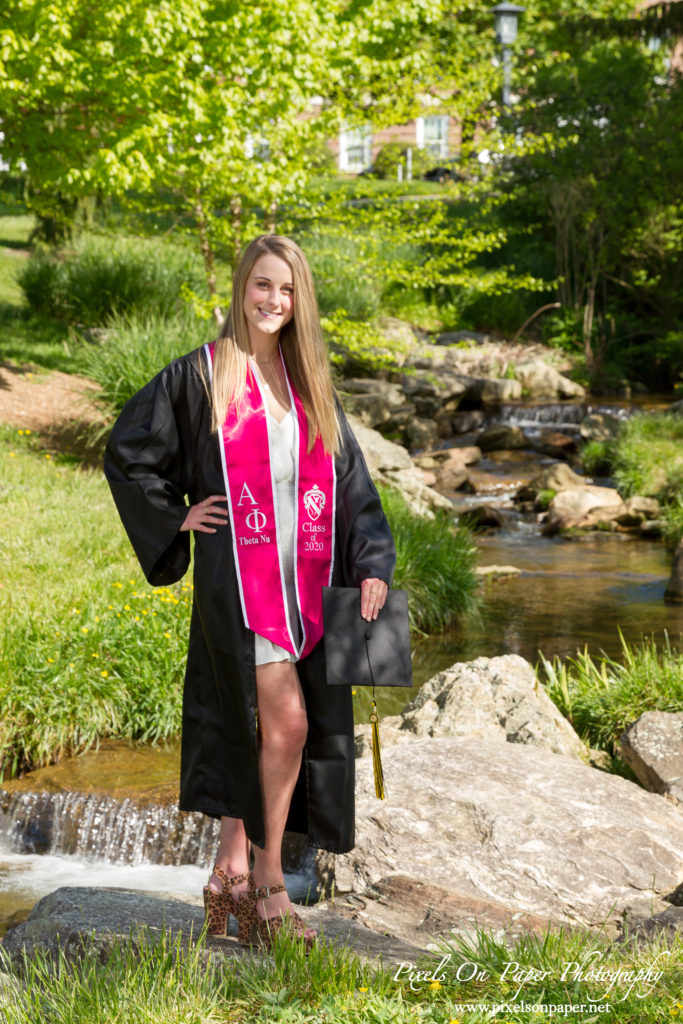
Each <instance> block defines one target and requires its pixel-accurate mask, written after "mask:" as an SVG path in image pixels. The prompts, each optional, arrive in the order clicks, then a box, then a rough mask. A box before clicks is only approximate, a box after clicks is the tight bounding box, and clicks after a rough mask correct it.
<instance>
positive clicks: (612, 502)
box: [543, 485, 626, 535]
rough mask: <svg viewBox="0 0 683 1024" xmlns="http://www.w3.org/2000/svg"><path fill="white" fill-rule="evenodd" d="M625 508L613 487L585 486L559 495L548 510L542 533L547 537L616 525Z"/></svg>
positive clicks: (561, 492)
mask: <svg viewBox="0 0 683 1024" xmlns="http://www.w3.org/2000/svg"><path fill="white" fill-rule="evenodd" d="M625 507H626V506H625V504H624V502H623V501H622V499H621V497H620V495H619V493H618V492H617V491H615V490H614V488H612V487H597V486H595V485H586V486H584V487H575V488H572V489H570V490H565V491H560V493H559V494H556V495H555V497H554V498H553V499H552V501H551V502H550V505H549V506H548V518H547V520H546V522H545V525H544V527H543V532H544V533H545V534H546V535H549V534H553V533H557V532H558V531H559V530H568V529H570V528H571V527H581V526H583V527H592V526H598V525H599V524H600V523H603V522H609V521H610V520H614V521H616V519H617V518H618V517H619V515H621V514H622V513H623V512H624V510H625Z"/></svg>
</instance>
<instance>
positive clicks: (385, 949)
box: [0, 886, 416, 966]
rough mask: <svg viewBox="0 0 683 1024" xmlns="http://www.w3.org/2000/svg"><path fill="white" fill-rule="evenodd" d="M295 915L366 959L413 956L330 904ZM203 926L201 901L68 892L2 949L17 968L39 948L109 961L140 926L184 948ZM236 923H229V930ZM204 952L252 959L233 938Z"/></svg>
mask: <svg viewBox="0 0 683 1024" xmlns="http://www.w3.org/2000/svg"><path fill="white" fill-rule="evenodd" d="M297 912H298V913H299V914H300V915H301V916H302V917H303V918H304V919H305V921H306V923H307V924H310V925H311V927H314V928H316V929H318V930H319V931H321V932H322V934H323V935H325V936H326V937H327V938H328V939H330V940H336V941H338V942H340V943H341V944H344V945H349V946H350V947H351V948H353V949H354V950H355V952H356V953H358V954H359V955H361V956H362V957H364V958H374V957H377V956H382V957H384V958H388V959H390V960H395V959H405V958H406V957H407V956H414V955H415V951H416V947H415V944H414V943H411V944H410V945H408V944H407V943H406V942H402V941H400V940H397V939H395V938H390V937H388V936H384V935H378V934H377V933H376V932H375V931H371V930H370V929H368V928H366V927H363V926H362V925H358V924H357V923H355V922H353V921H349V920H347V919H345V918H344V917H343V916H341V915H339V914H336V913H335V912H334V909H333V907H332V906H331V905H329V904H319V905H317V906H315V907H299V908H297ZM203 923H204V910H203V907H202V900H201V896H196V897H192V896H181V895H176V894H168V893H148V892H138V891H136V890H132V889H95V888H86V887H83V888H77V887H75V886H74V887H64V888H62V889H57V890H56V891H55V892H53V893H51V894H50V895H49V896H45V897H44V898H43V899H42V900H40V902H39V903H37V904H36V906H35V907H34V908H33V910H32V911H31V915H30V917H29V919H28V921H26V922H25V923H24V924H22V925H19V926H18V927H16V928H12V929H11V930H10V931H9V932H7V934H6V935H5V937H4V939H3V940H2V943H0V949H2V950H3V951H4V952H5V953H6V954H7V955H8V956H9V958H10V961H11V962H13V963H14V964H15V965H16V966H20V965H21V958H22V954H23V951H26V953H27V954H28V955H29V956H31V955H32V954H33V953H34V951H36V950H37V949H41V950H43V951H45V952H47V953H48V955H51V956H54V955H55V954H56V953H57V950H58V949H61V950H62V952H63V953H64V954H65V956H66V958H67V959H68V960H78V959H82V957H83V955H84V953H86V952H89V951H91V950H92V951H93V952H95V953H96V954H99V955H100V956H106V955H107V953H108V952H109V950H110V949H111V947H112V944H113V943H114V942H115V941H117V940H124V941H125V940H127V939H128V937H129V935H130V934H131V930H133V934H134V929H135V928H136V927H139V928H144V929H146V930H148V931H149V932H151V933H152V935H159V934H161V932H162V931H166V932H167V933H169V934H170V936H171V938H172V939H174V938H176V937H177V936H178V935H180V936H182V941H183V943H184V944H191V943H192V942H193V940H195V939H196V938H197V936H198V935H199V933H200V932H201V930H202V925H203ZM234 924H235V922H234V919H231V926H234ZM206 947H207V951H208V954H209V956H221V957H223V958H227V959H241V958H243V957H251V956H252V952H251V949H250V947H248V946H243V945H241V943H239V942H238V941H237V939H236V938H235V937H233V936H232V933H231V934H230V935H229V936H228V937H226V938H207V940H206ZM254 948H255V947H254Z"/></svg>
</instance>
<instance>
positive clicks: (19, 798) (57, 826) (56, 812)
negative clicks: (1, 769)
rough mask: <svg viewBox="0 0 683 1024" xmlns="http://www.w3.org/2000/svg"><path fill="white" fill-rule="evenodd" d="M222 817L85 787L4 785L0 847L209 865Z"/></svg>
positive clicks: (113, 860) (26, 851)
mask: <svg viewBox="0 0 683 1024" xmlns="http://www.w3.org/2000/svg"><path fill="white" fill-rule="evenodd" d="M217 837H218V822H217V821H214V820H213V819H212V818H208V817H206V816H205V815H203V814H195V813H192V814H186V813H181V812H180V811H178V809H177V808H176V807H175V806H174V805H173V804H169V805H167V806H161V805H150V806H145V805H141V804H139V803H136V802H135V801H134V800H131V799H124V800H118V799H116V798H115V797H112V796H108V795H102V794H97V793H82V792H77V791H73V792H57V793H47V792H12V793H10V792H7V791H5V790H2V789H0V851H2V852H5V853H21V854H29V853H50V854H70V855H74V856H77V857H83V858H86V859H90V860H92V859H97V860H104V861H108V862H109V863H114V864H131V865H139V864H172V865H181V864H193V865H196V866H197V867H209V866H210V864H211V863H212V858H213V856H214V855H215V851H216V846H217Z"/></svg>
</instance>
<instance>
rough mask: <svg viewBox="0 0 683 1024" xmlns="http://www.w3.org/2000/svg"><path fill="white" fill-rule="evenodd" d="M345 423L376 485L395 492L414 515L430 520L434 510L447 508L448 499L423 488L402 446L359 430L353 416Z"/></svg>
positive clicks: (419, 477)
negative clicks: (386, 487)
mask: <svg viewBox="0 0 683 1024" xmlns="http://www.w3.org/2000/svg"><path fill="white" fill-rule="evenodd" d="M349 422H350V424H351V427H352V429H353V432H354V434H355V435H356V439H357V440H358V444H359V445H360V446H361V449H362V451H363V455H364V456H365V461H366V462H367V464H368V469H369V470H370V472H371V474H372V477H373V479H374V480H375V481H376V482H379V483H385V484H390V485H391V486H392V487H395V488H396V489H397V490H399V491H400V492H401V493H402V494H403V496H404V497H405V499H406V501H407V502H408V504H409V505H410V507H411V508H412V509H413V511H414V512H416V513H417V514H418V515H424V516H433V514H434V512H433V510H434V509H436V508H451V503H450V501H449V500H448V498H444V496H443V495H442V494H439V492H438V491H436V490H434V489H433V488H432V487H428V486H426V484H425V483H424V482H423V480H422V478H421V474H420V472H419V471H418V470H416V469H415V466H414V465H413V460H412V459H411V457H410V455H409V454H408V452H407V451H406V450H405V448H404V447H403V446H402V445H400V444H394V443H393V441H389V440H387V438H386V437H382V435H381V434H380V433H378V432H377V431H376V430H371V429H370V428H369V427H365V426H363V424H362V423H361V422H360V421H359V420H357V419H356V418H355V417H354V416H349Z"/></svg>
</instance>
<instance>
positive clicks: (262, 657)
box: [256, 406, 301, 665]
mask: <svg viewBox="0 0 683 1024" xmlns="http://www.w3.org/2000/svg"><path fill="white" fill-rule="evenodd" d="M266 420H267V422H268V437H269V440H270V461H271V467H272V471H273V478H274V480H275V497H276V501H277V505H276V509H275V514H276V518H277V525H278V537H279V541H280V558H281V559H282V571H283V574H284V578H285V588H286V591H287V606H288V613H289V624H290V629H291V631H292V633H293V635H294V638H295V640H296V641H297V644H298V643H299V642H300V639H301V632H300V627H299V615H298V611H297V604H296V584H295V582H294V481H295V476H296V473H295V470H296V458H297V452H296V431H295V429H294V409H293V407H290V409H289V410H288V412H287V413H286V414H285V416H284V418H283V419H282V420H281V421H280V422H279V423H278V421H277V420H276V419H275V417H274V416H273V415H272V413H271V412H269V411H268V408H267V406H266ZM298 660H299V659H298V658H297V657H296V655H294V654H290V652H289V651H286V650H285V649H284V647H279V646H278V645H277V644H274V643H273V642H272V640H267V639H266V638H265V637H263V636H259V635H258V633H257V634H256V664H257V665H265V664H266V663H267V662H269V661H298Z"/></svg>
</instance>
